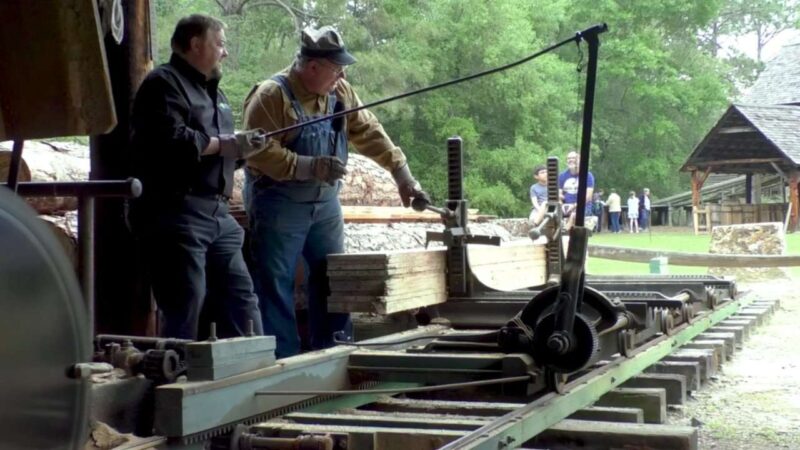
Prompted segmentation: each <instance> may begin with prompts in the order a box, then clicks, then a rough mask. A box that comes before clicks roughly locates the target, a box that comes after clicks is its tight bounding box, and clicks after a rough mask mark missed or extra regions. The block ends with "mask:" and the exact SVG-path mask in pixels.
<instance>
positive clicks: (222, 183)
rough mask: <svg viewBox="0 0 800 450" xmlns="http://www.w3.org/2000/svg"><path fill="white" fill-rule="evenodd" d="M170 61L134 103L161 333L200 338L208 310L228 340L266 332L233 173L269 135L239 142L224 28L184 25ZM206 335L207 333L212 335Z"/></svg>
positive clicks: (194, 21)
mask: <svg viewBox="0 0 800 450" xmlns="http://www.w3.org/2000/svg"><path fill="white" fill-rule="evenodd" d="M172 50H173V54H172V57H171V58H170V61H169V62H168V63H166V64H163V65H161V66H159V67H158V68H156V69H155V70H153V71H152V72H151V73H150V74H149V75H148V76H147V78H145V80H144V81H143V82H142V85H141V87H140V88H139V91H138V92H137V94H136V99H135V101H134V107H133V116H132V126H133V135H132V145H133V151H134V172H135V175H136V176H137V177H139V178H140V179H141V181H142V186H143V192H142V197H141V199H139V200H137V201H136V203H135V204H134V205H133V209H132V217H131V219H132V220H131V221H132V225H133V227H134V231H135V232H136V233H137V234H138V235H139V236H140V237H141V239H142V242H143V243H144V249H145V251H146V252H147V257H148V259H149V268H150V269H151V278H152V280H151V281H152V287H153V294H154V296H155V298H156V302H157V303H158V307H159V309H160V310H161V312H162V314H163V316H162V318H163V327H162V330H161V332H162V333H161V334H162V335H163V336H166V337H175V338H187V339H196V338H197V337H198V325H199V321H200V314H201V311H202V312H204V314H207V318H208V320H209V321H211V322H215V323H217V330H218V335H219V337H230V336H241V335H244V334H245V333H246V332H247V331H248V327H249V326H250V323H251V322H252V327H253V331H254V332H255V333H257V334H261V333H262V326H261V316H260V313H259V310H258V299H257V298H256V296H255V294H254V292H253V282H252V280H251V278H250V275H249V273H248V270H247V267H246V266H245V263H244V259H243V258H242V243H243V240H244V231H243V230H242V228H241V227H240V226H239V224H238V223H237V222H236V220H235V219H234V218H233V217H232V216H231V215H230V213H229V210H228V199H229V198H230V197H231V194H232V190H233V172H234V169H235V168H236V166H237V162H240V163H241V161H242V160H243V159H245V158H247V157H248V156H251V155H252V154H254V153H257V152H258V151H260V150H262V149H263V148H264V147H265V142H264V141H265V139H264V137H263V134H261V133H259V132H245V133H239V134H234V129H233V115H232V114H231V107H230V104H229V103H228V100H227V98H225V95H224V94H223V93H222V91H221V90H220V89H219V80H220V77H221V71H220V62H221V61H222V59H223V58H225V57H226V56H227V55H228V52H227V50H226V49H225V32H224V25H223V23H222V22H220V21H219V20H217V19H215V18H213V17H208V16H204V15H199V14H197V15H191V16H188V17H185V18H183V19H181V20H180V21H179V22H178V24H177V26H176V27H175V32H174V34H173V36H172ZM206 331H207V330H206V329H203V330H200V334H201V335H203V334H204V333H205V332H206Z"/></svg>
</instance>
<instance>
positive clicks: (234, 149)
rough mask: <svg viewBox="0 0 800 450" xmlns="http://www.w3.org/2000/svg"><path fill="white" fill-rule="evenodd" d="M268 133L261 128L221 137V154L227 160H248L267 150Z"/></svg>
mask: <svg viewBox="0 0 800 450" xmlns="http://www.w3.org/2000/svg"><path fill="white" fill-rule="evenodd" d="M265 134H266V131H264V130H262V129H261V128H256V129H253V130H247V131H240V132H238V133H236V134H223V135H220V136H219V154H220V156H222V157H225V158H234V159H247V158H250V157H251V156H253V155H256V154H258V153H261V152H262V151H263V150H264V149H265V148H267V138H266V137H265V136H264V135H265Z"/></svg>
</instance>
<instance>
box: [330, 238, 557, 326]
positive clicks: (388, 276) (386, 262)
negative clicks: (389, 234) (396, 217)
mask: <svg viewBox="0 0 800 450" xmlns="http://www.w3.org/2000/svg"><path fill="white" fill-rule="evenodd" d="M467 253H468V258H469V261H470V268H471V270H472V272H473V274H474V275H475V277H476V278H477V279H478V280H479V281H480V282H481V283H482V284H484V285H486V286H487V287H489V288H491V289H495V290H498V291H508V290H515V289H524V288H527V287H531V286H538V285H541V284H544V282H545V280H546V277H547V273H546V268H545V256H544V246H542V245H534V244H532V243H530V241H527V242H526V241H522V242H521V243H515V244H509V245H503V246H499V247H498V246H487V245H469V246H468V250H467ZM446 257H447V250H446V249H444V248H436V249H428V250H398V251H388V252H364V253H346V254H344V253H342V254H334V255H328V278H329V283H330V289H331V295H330V297H328V310H329V311H331V312H370V313H378V314H392V313H395V312H400V311H408V310H412V309H416V308H421V307H425V306H430V305H435V304H439V303H444V302H445V301H447V288H446V286H447V263H446Z"/></svg>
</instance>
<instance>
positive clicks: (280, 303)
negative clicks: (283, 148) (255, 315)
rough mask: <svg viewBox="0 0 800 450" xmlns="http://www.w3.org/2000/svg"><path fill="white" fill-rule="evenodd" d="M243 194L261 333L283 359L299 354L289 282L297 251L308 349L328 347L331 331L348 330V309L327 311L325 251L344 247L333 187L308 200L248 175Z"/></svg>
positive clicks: (299, 193)
mask: <svg viewBox="0 0 800 450" xmlns="http://www.w3.org/2000/svg"><path fill="white" fill-rule="evenodd" d="M330 194H334V195H330ZM245 197H246V200H245V205H246V207H247V212H248V215H249V217H250V249H251V257H252V260H253V267H252V272H253V279H254V281H255V286H256V294H257V295H258V298H259V305H260V308H261V317H262V322H263V324H264V334H267V335H274V336H275V339H276V345H277V348H276V350H275V355H276V356H277V357H278V358H285V357H287V356H292V355H296V354H298V353H300V338H299V336H298V334H297V319H296V316H295V305H294V285H295V269H296V267H297V264H298V262H299V258H300V256H301V255H302V257H303V258H304V259H305V261H306V264H307V265H306V267H307V268H308V274H307V276H308V312H309V329H310V334H311V336H310V337H311V340H310V341H311V347H312V349H315V350H316V349H322V348H327V347H331V346H332V345H333V333H335V332H337V331H344V332H345V334H346V335H348V336H350V335H352V324H351V322H350V315H349V314H335V313H328V312H327V296H328V295H329V293H330V292H329V288H328V277H327V273H326V272H327V256H328V254H330V253H342V252H343V251H344V220H343V217H342V208H341V205H340V204H339V198H338V195H337V192H335V191H334V192H332V193H331V192H328V193H326V194H323V195H320V196H319V197H321V198H319V197H318V199H317V200H314V199H313V198H312V197H309V196H308V190H304V189H303V188H300V189H296V188H291V187H281V186H272V187H261V186H259V184H258V183H257V182H256V183H254V182H253V180H252V179H248V181H247V182H246V185H245Z"/></svg>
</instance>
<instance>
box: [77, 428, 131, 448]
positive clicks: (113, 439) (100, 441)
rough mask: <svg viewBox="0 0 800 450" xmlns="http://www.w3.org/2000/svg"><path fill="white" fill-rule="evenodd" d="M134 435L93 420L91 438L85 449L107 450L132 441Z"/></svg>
mask: <svg viewBox="0 0 800 450" xmlns="http://www.w3.org/2000/svg"><path fill="white" fill-rule="evenodd" d="M131 437H133V436H132V435H125V434H121V433H120V432H118V431H117V430H115V429H113V428H111V427H110V426H108V425H106V424H104V423H103V422H97V421H95V422H92V426H91V432H90V434H89V440H88V441H87V442H86V445H84V447H83V450H106V449H113V448H114V447H119V446H120V445H122V444H125V443H127V442H128V441H130V438H131Z"/></svg>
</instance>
